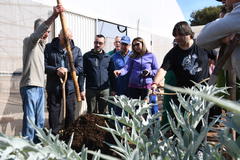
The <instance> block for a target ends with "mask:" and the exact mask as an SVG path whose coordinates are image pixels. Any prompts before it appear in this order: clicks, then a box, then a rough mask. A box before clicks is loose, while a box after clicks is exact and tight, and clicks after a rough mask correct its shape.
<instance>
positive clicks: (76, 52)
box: [44, 38, 84, 94]
mask: <svg viewBox="0 0 240 160" xmlns="http://www.w3.org/2000/svg"><path fill="white" fill-rule="evenodd" d="M59 42H60V40H59V38H54V39H53V40H52V42H51V43H48V44H47V45H46V48H45V50H44V58H45V59H44V61H45V73H46V74H47V84H46V89H47V92H59V91H60V89H61V82H60V79H59V76H58V75H57V69H58V68H59V67H62V61H63V62H64V63H65V66H64V67H65V68H67V69H68V71H70V67H69V62H68V56H67V53H66V52H64V51H63V50H62V49H61V47H60V43H59ZM70 44H71V48H72V54H73V62H74V66H75V68H76V74H77V75H78V77H79V79H78V82H79V87H80V91H83V90H84V88H83V86H84V78H82V77H83V57H82V53H81V50H80V48H78V47H77V46H75V45H74V42H73V41H72V40H71V43H70ZM66 92H67V93H68V94H69V93H72V92H75V89H74V84H73V80H72V76H71V74H70V72H68V80H67V83H66Z"/></svg>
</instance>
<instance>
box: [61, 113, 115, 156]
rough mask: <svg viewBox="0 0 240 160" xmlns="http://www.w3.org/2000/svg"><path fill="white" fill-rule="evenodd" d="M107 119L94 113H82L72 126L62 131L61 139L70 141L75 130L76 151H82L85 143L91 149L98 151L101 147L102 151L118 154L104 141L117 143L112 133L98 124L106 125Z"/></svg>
mask: <svg viewBox="0 0 240 160" xmlns="http://www.w3.org/2000/svg"><path fill="white" fill-rule="evenodd" d="M105 121H106V119H104V118H102V117H99V116H96V115H93V114H85V115H82V116H80V117H79V118H78V119H77V120H76V121H75V122H74V123H73V125H72V126H71V127H69V128H68V129H65V130H63V131H62V132H61V133H60V139H61V140H64V141H65V142H66V143H68V141H69V139H70V137H71V135H72V133H73V132H74V138H73V142H72V149H74V150H75V151H76V152H80V151H81V149H82V147H83V145H85V147H87V148H88V149H89V150H92V151H98V150H99V149H100V150H101V153H104V154H107V155H112V156H116V155H115V154H114V153H113V151H111V150H110V147H109V146H108V145H107V144H105V143H104V142H107V143H110V144H115V141H114V139H113V137H112V135H111V133H109V132H107V131H105V130H103V129H101V128H99V127H98V126H97V125H99V126H106V124H105ZM96 124H97V125H96Z"/></svg>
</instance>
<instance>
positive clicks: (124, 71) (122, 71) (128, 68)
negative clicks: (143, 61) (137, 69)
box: [119, 58, 133, 76]
mask: <svg viewBox="0 0 240 160" xmlns="http://www.w3.org/2000/svg"><path fill="white" fill-rule="evenodd" d="M132 66H133V60H132V58H128V61H127V63H126V65H125V66H124V67H123V68H122V69H120V70H119V71H120V74H121V76H124V75H126V74H127V73H128V71H131V70H132Z"/></svg>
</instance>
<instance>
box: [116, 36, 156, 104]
mask: <svg viewBox="0 0 240 160" xmlns="http://www.w3.org/2000/svg"><path fill="white" fill-rule="evenodd" d="M132 52H133V54H131V55H130V58H129V59H128V62H127V64H126V65H125V67H124V68H122V69H121V70H115V71H114V74H115V76H123V75H125V74H127V73H128V72H129V74H130V76H129V83H128V87H129V97H130V98H133V99H138V98H139V97H140V98H141V99H142V100H144V99H146V98H147V95H148V90H149V89H151V84H152V83H153V78H154V76H155V75H156V73H157V70H158V64H157V59H156V57H155V56H154V54H152V53H150V52H148V50H147V47H146V44H145V42H144V40H143V39H142V38H141V37H137V38H135V39H134V40H133V41H132Z"/></svg>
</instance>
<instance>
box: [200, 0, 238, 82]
mask: <svg viewBox="0 0 240 160" xmlns="http://www.w3.org/2000/svg"><path fill="white" fill-rule="evenodd" d="M225 5H226V8H227V9H228V10H229V8H233V9H232V11H231V12H229V13H227V14H226V15H225V16H224V17H223V18H219V19H217V20H215V21H213V22H210V23H208V24H207V25H206V26H205V27H204V28H203V29H202V30H201V32H200V34H199V35H198V37H197V39H196V43H197V45H199V46H200V47H202V48H206V49H214V48H217V47H220V46H221V45H226V44H228V43H229V41H230V40H231V39H232V37H233V35H234V34H235V33H237V32H239V31H240V25H239V23H238V22H240V20H239V17H240V12H239V11H240V0H226V1H225ZM239 52H240V45H237V47H236V48H235V49H234V51H233V53H232V55H231V58H229V59H230V60H231V63H232V68H233V70H234V72H235V73H236V75H237V77H238V79H239V78H240V65H239V61H240V55H239ZM228 64H229V63H228Z"/></svg>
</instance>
